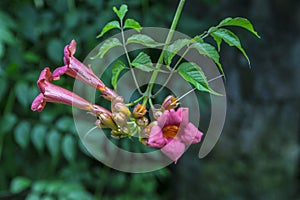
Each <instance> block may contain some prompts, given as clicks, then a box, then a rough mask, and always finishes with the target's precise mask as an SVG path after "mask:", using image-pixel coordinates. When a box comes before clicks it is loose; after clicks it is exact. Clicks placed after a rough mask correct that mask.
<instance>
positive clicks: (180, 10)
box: [143, 0, 185, 105]
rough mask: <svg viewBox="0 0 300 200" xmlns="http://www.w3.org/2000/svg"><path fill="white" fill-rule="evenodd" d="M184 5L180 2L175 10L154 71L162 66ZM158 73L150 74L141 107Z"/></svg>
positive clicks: (181, 0) (146, 100)
mask: <svg viewBox="0 0 300 200" xmlns="http://www.w3.org/2000/svg"><path fill="white" fill-rule="evenodd" d="M184 3H185V0H180V2H179V5H178V7H177V10H176V13H175V16H174V19H173V22H172V25H171V28H170V31H169V33H168V36H167V38H166V42H165V45H164V47H163V50H162V52H161V54H160V57H159V59H158V62H157V64H156V66H155V68H156V69H160V68H161V66H162V64H163V58H164V53H165V51H166V49H167V47H168V45H169V43H170V42H171V40H172V38H173V35H174V31H175V29H176V26H177V24H178V21H179V18H180V15H181V12H182V9H183V6H184ZM158 72H159V70H154V72H153V73H152V76H151V78H150V81H149V85H148V87H147V90H146V92H145V96H144V101H143V105H146V104H147V102H148V100H149V98H150V97H151V92H152V89H153V86H154V81H155V79H156V77H157V75H158Z"/></svg>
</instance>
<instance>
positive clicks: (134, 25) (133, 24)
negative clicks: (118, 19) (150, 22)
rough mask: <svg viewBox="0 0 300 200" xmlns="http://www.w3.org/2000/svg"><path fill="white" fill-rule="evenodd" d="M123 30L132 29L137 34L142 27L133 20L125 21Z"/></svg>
mask: <svg viewBox="0 0 300 200" xmlns="http://www.w3.org/2000/svg"><path fill="white" fill-rule="evenodd" d="M124 28H133V29H135V30H136V31H137V32H140V31H141V30H142V26H141V25H140V23H138V22H137V21H135V20H134V19H126V21H125V25H124Z"/></svg>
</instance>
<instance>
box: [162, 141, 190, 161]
mask: <svg viewBox="0 0 300 200" xmlns="http://www.w3.org/2000/svg"><path fill="white" fill-rule="evenodd" d="M161 151H162V152H163V153H164V154H165V155H166V156H168V157H169V158H170V159H172V160H173V161H174V162H175V164H176V162H177V160H178V159H179V158H180V157H181V156H182V154H183V153H184V151H185V144H184V143H182V142H181V141H180V140H178V139H173V140H172V141H171V142H169V143H168V144H167V145H166V146H164V147H163V148H162V149H161Z"/></svg>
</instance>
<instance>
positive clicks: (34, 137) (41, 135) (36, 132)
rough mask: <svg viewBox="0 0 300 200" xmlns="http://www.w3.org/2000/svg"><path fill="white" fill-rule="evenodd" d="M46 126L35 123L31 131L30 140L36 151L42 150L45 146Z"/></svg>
mask: <svg viewBox="0 0 300 200" xmlns="http://www.w3.org/2000/svg"><path fill="white" fill-rule="evenodd" d="M46 131H47V128H46V127H45V126H43V125H40V124H38V125H36V126H35V127H34V128H33V130H32V133H31V141H32V143H33V145H34V146H35V148H36V149H37V150H38V151H40V152H41V151H42V150H43V149H44V146H45V136H46Z"/></svg>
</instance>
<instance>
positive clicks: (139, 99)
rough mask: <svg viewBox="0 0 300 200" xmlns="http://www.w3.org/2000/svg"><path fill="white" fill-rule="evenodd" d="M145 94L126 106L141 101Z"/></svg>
mask: <svg viewBox="0 0 300 200" xmlns="http://www.w3.org/2000/svg"><path fill="white" fill-rule="evenodd" d="M143 99H144V96H141V97H140V98H138V99H137V100H135V101H133V102H131V103H127V104H126V106H134V105H135V104H137V103H138V102H139V101H141V100H143Z"/></svg>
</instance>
